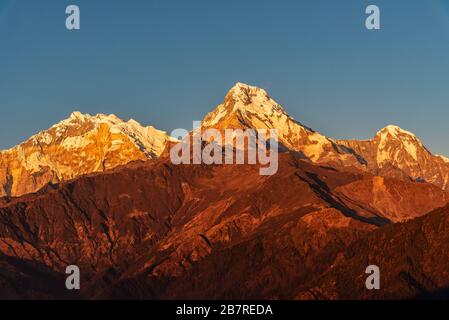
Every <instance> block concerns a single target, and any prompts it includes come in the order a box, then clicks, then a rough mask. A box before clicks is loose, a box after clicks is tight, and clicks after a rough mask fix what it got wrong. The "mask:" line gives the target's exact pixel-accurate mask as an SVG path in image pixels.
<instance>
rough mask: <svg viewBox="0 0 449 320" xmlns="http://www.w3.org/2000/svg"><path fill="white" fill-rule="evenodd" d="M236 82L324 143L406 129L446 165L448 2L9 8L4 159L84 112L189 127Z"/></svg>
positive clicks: (3, 3) (3, 5)
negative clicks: (373, 27)
mask: <svg viewBox="0 0 449 320" xmlns="http://www.w3.org/2000/svg"><path fill="white" fill-rule="evenodd" d="M69 4H77V5H79V7H80V9H81V30H80V31H68V30H66V29H65V18H66V15H65V7H66V6H67V5H69ZM369 4H376V5H378V6H379V7H380V9H381V26H382V29H381V30H380V31H368V30H366V29H365V27H364V23H365V17H366V15H365V13H364V11H365V8H366V6H367V5H369ZM238 81H240V82H245V83H248V84H253V85H257V86H261V87H263V88H265V89H266V90H267V91H269V93H270V94H271V96H272V97H273V98H274V99H275V100H277V101H278V102H279V103H280V104H281V105H283V106H284V108H285V109H286V110H287V112H288V113H289V114H291V115H292V116H293V117H295V118H296V119H297V120H299V121H301V122H303V123H304V124H306V125H308V126H309V127H311V128H313V129H315V130H318V131H320V132H322V133H323V134H325V135H327V136H330V137H333V138H358V139H367V138H370V137H372V136H373V135H374V134H375V132H376V131H377V130H378V129H380V128H382V127H384V126H385V125H387V124H397V125H399V126H401V127H402V128H404V129H406V130H409V131H412V132H414V133H415V134H416V135H417V136H419V137H420V138H421V139H422V140H423V142H424V143H425V144H426V145H427V146H428V147H429V148H430V149H431V151H433V152H435V153H441V154H446V155H449V142H448V137H449V125H448V120H449V1H447V0H446V1H443V0H420V1H412V0H395V1H391V0H390V1H388V0H373V1H363V0H359V1H355V0H341V1H335V0H326V1H325V0H304V1H300V0H296V1H282V0H281V1H263V0H257V1H250V0H246V1H242V0H227V1H215V0H191V1H181V0H179V1H171V0H164V1H150V0H132V1H125V0H120V1H114V0H71V1H65V0H42V1H35V0H0V111H1V117H0V148H7V147H11V146H12V145H14V144H16V143H18V142H20V141H22V140H24V139H26V138H27V137H29V136H30V135H31V134H34V133H36V132H37V131H39V130H42V129H45V128H47V127H49V126H50V125H52V124H54V123H56V122H58V121H59V120H62V119H64V118H66V117H67V116H68V115H69V114H70V113H71V112H72V111H74V110H80V111H82V112H87V113H91V114H95V113H100V112H101V113H114V114H116V115H118V116H120V117H122V118H124V119H128V118H134V119H136V120H138V121H139V122H141V123H143V124H152V125H155V126H156V127H158V128H160V129H163V130H167V131H169V132H170V131H171V130H172V129H174V128H179V127H182V128H191V126H192V120H199V119H202V118H203V116H204V115H205V114H206V113H207V112H209V111H211V110H212V109H213V108H214V107H215V106H216V105H217V104H219V103H220V102H221V101H222V100H223V97H224V95H225V93H226V92H227V90H228V89H229V88H230V87H232V85H233V84H234V83H235V82H238Z"/></svg>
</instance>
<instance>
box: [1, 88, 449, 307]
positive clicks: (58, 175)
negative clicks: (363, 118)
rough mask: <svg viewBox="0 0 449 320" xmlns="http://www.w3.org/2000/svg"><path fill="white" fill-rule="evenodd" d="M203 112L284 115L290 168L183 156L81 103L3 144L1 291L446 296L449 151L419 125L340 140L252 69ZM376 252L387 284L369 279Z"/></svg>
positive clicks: (164, 140)
mask: <svg viewBox="0 0 449 320" xmlns="http://www.w3.org/2000/svg"><path fill="white" fill-rule="evenodd" d="M201 124H202V127H203V128H214V129H218V130H225V129H232V128H240V129H246V128H253V129H277V130H278V140H279V143H280V145H281V146H282V148H281V149H282V152H281V153H280V154H279V170H278V172H277V173H276V174H274V175H272V176H261V175H259V171H258V164H256V165H249V164H246V165H205V164H200V165H174V164H173V163H171V161H170V158H169V157H168V152H167V151H168V150H169V149H170V147H171V146H172V145H173V144H175V143H177V140H176V139H174V138H172V137H170V136H169V135H168V134H167V133H165V132H163V131H160V130H157V129H155V128H154V127H151V126H150V127H144V126H142V125H141V124H139V123H138V122H136V121H134V120H129V121H127V122H125V121H123V120H121V119H119V118H118V117H116V116H114V115H102V114H100V115H96V116H90V115H87V114H81V113H79V112H74V113H72V115H70V117H69V118H68V119H66V120H63V121H61V122H59V123H58V124H56V125H54V126H53V127H51V128H50V129H48V130H45V131H42V132H40V133H38V134H36V135H34V136H32V137H31V138H30V139H28V140H27V141H25V142H23V143H21V144H19V145H18V146H16V147H14V148H12V149H10V150H5V151H2V152H0V196H2V198H0V265H1V266H2V267H1V268H0V297H3V298H29V299H40V298H52V299H54V298H56V299H58V298H75V299H79V298H81V299H110V298H114V299H128V298H138V299H148V298H150V299H167V298H168V299H173V298H183V299H196V298H202V299H211V298H212V299H215V298H217V299H228V298H229V299H389V298H395V299H396V298H400V299H402V298H415V297H426V298H429V297H430V298H439V297H446V296H447V295H448V293H447V290H448V288H449V277H447V272H446V271H445V270H447V264H448V262H447V261H446V260H445V259H444V257H447V253H448V252H449V246H448V245H447V241H446V240H447V239H446V235H447V234H448V231H449V230H448V229H449V223H448V221H449V220H448V218H447V217H448V213H449V206H447V204H448V202H449V192H448V191H449V190H448V188H449V186H448V179H449V178H448V175H449V160H448V159H446V158H445V157H443V156H438V155H433V154H432V153H431V152H430V151H429V150H428V149H427V148H426V147H425V146H424V145H423V143H422V142H421V141H420V140H419V139H418V138H417V137H416V136H415V135H414V134H412V133H410V132H408V131H406V130H403V129H401V128H399V127H397V126H393V125H389V126H386V127H385V128H383V129H381V130H380V131H379V132H377V133H376V134H375V136H374V138H373V139H371V140H363V141H359V140H336V139H331V138H328V137H325V136H324V135H322V134H320V133H319V132H317V131H314V130H312V129H310V128H308V127H307V126H305V125H303V124H301V123H300V122H298V121H296V120H295V119H293V118H292V117H291V116H289V115H288V114H287V112H286V111H285V110H284V109H283V108H282V107H281V106H280V105H279V104H278V103H276V102H275V101H274V100H273V99H272V98H271V97H270V96H269V95H268V93H267V92H266V91H265V90H263V89H261V88H257V87H253V86H249V85H246V84H242V83H237V84H236V85H235V86H234V87H232V88H231V89H230V90H229V92H228V93H227V94H226V95H225V98H224V101H223V103H222V104H220V105H219V106H217V107H216V108H215V109H214V110H213V111H212V112H210V113H209V114H207V115H206V116H205V118H204V119H203V121H202V123H201ZM71 264H75V265H78V266H79V267H80V269H81V270H82V275H83V277H82V278H83V285H82V289H81V290H80V291H79V292H69V291H67V290H64V276H65V274H64V270H65V267H66V266H67V265H71ZM369 264H375V265H378V266H379V267H380V270H381V271H382V290H379V291H377V290H374V291H370V290H366V288H365V287H364V285H365V281H364V279H365V277H366V275H365V274H364V270H365V268H366V266H368V265H369Z"/></svg>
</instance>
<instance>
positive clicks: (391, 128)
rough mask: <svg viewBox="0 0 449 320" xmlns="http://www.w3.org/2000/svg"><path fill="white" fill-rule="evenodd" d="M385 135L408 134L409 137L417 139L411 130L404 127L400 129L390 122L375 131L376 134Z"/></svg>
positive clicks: (395, 136) (398, 136)
mask: <svg viewBox="0 0 449 320" xmlns="http://www.w3.org/2000/svg"><path fill="white" fill-rule="evenodd" d="M387 135H389V136H390V137H393V138H400V137H401V136H404V135H406V136H410V137H413V138H415V139H417V138H416V136H415V135H414V134H413V133H412V132H410V131H407V130H404V129H402V128H400V127H398V126H396V125H392V124H390V125H388V126H386V127H385V128H382V129H381V130H379V131H378V132H377V133H376V136H382V137H386V136H387Z"/></svg>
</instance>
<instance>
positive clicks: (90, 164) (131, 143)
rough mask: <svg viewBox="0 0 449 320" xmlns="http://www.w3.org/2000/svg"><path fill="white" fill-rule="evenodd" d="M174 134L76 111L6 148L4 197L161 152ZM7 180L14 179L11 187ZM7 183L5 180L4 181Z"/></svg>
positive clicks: (1, 156)
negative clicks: (10, 147)
mask: <svg viewBox="0 0 449 320" xmlns="http://www.w3.org/2000/svg"><path fill="white" fill-rule="evenodd" d="M172 140H173V139H172V138H171V137H169V136H168V135H167V134H166V133H165V132H164V131H160V130H157V129H156V128H154V127H152V126H148V127H144V126H142V125H141V124H140V123H138V122H137V121H135V120H132V119H131V120H129V121H127V122H125V121H123V120H122V119H120V118H119V117H117V116H115V115H113V114H110V115H105V114H97V115H94V116H92V115H89V114H82V113H81V112H78V111H75V112H72V113H71V114H70V116H69V117H68V118H67V119H65V120H62V121H60V122H59V123H57V124H55V125H54V126H52V127H51V128H49V129H47V130H43V131H41V132H39V133H37V134H35V135H34V136H32V137H30V138H29V139H28V140H27V141H25V142H23V143H21V144H19V145H17V146H15V147H14V148H12V149H9V150H5V151H0V164H2V163H3V164H4V165H3V167H2V170H3V171H2V172H1V173H0V196H2V195H20V194H24V193H28V192H34V191H36V190H38V189H39V188H41V187H42V186H44V185H45V184H47V183H48V182H58V181H61V180H66V179H72V178H74V177H77V176H79V175H82V174H86V173H92V172H98V171H104V170H107V169H111V168H114V167H117V166H120V165H123V164H126V163H129V162H131V161H135V160H146V159H148V158H154V157H158V156H160V155H161V154H162V152H163V151H164V150H165V147H166V145H167V143H168V142H169V141H172ZM4 181H10V182H9V183H8V184H7V187H4V188H3V189H2V188H1V185H5V183H4ZM2 183H3V184H2Z"/></svg>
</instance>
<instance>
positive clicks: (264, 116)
mask: <svg viewBox="0 0 449 320" xmlns="http://www.w3.org/2000/svg"><path fill="white" fill-rule="evenodd" d="M202 127H203V128H205V129H207V128H215V129H218V130H221V131H224V130H225V129H248V128H249V129H266V130H269V129H277V130H278V141H279V142H280V143H281V144H282V146H283V147H285V148H287V149H289V150H292V151H297V152H299V153H301V154H302V155H303V156H304V157H305V158H307V159H310V160H311V161H313V162H317V163H329V164H332V163H334V164H340V165H341V164H344V165H345V166H355V167H363V163H362V162H361V161H360V160H359V159H358V158H357V156H356V155H354V154H353V153H351V152H350V151H349V150H348V149H347V148H344V147H341V146H339V145H338V144H337V143H335V142H334V141H333V140H331V139H328V138H326V137H325V136H323V135H321V134H320V133H318V132H316V131H313V130H312V129H310V128H307V127H306V126H304V125H302V124H301V123H299V122H298V121H296V120H294V119H293V118H292V117H290V116H289V115H288V114H287V113H286V112H285V110H284V109H283V108H282V107H281V106H280V105H279V104H278V103H277V102H276V101H274V100H273V99H272V98H270V96H269V95H268V93H267V92H266V91H265V90H263V89H260V88H257V87H253V86H249V85H246V84H242V83H237V84H236V85H235V86H234V87H233V88H232V89H231V90H230V91H229V92H228V94H227V95H226V97H225V100H224V102H223V104H220V105H219V106H218V107H217V108H216V109H215V110H214V111H212V112H210V113H209V114H208V115H206V117H205V118H204V120H203V122H202Z"/></svg>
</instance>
